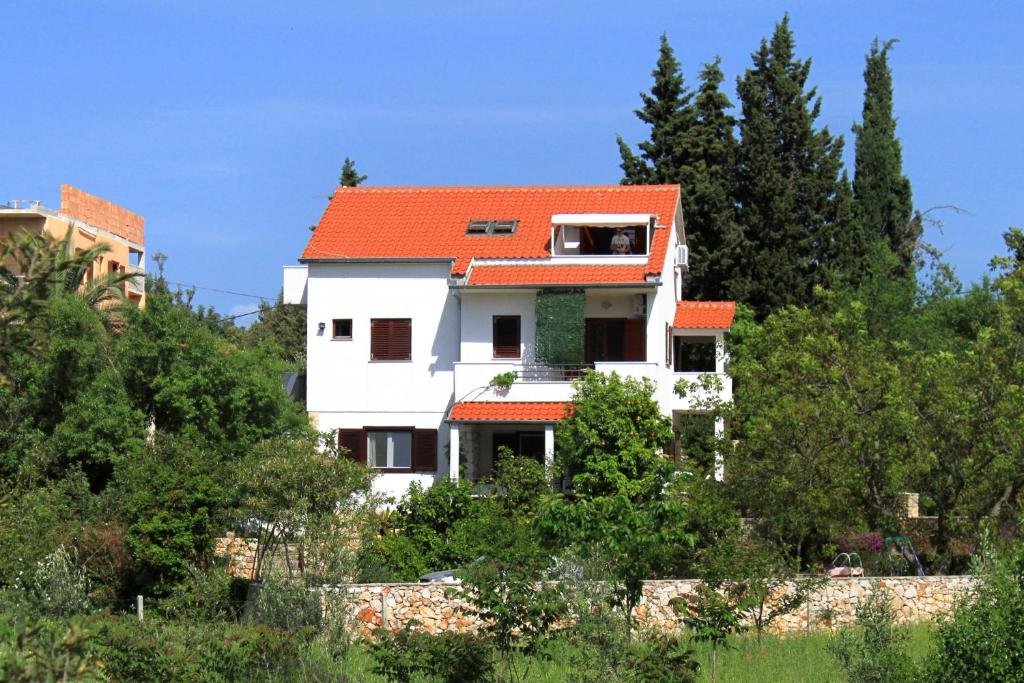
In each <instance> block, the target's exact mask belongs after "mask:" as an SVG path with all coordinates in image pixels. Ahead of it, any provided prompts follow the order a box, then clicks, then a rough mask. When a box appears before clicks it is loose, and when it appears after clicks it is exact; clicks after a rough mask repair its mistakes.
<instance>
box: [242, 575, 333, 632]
mask: <svg viewBox="0 0 1024 683" xmlns="http://www.w3.org/2000/svg"><path fill="white" fill-rule="evenodd" d="M253 590H254V591H255V592H256V594H255V596H254V597H253V598H252V601H251V605H250V611H249V618H250V619H251V620H253V621H255V622H258V623H260V624H265V625H267V626H273V627H275V628H279V629H284V630H286V631H295V630H298V629H301V628H312V629H314V630H319V629H320V628H321V627H322V626H323V622H324V620H323V616H324V615H323V607H322V605H321V601H320V591H317V590H311V589H310V588H309V587H308V586H307V585H306V583H305V581H303V580H302V579H301V578H298V579H291V578H289V577H287V576H285V575H284V574H283V572H275V571H269V572H267V573H266V577H265V578H264V579H263V582H262V583H260V584H254V585H253Z"/></svg>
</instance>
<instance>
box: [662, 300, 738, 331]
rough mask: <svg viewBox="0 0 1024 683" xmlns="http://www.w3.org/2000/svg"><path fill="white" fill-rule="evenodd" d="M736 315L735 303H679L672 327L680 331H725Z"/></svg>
mask: <svg viewBox="0 0 1024 683" xmlns="http://www.w3.org/2000/svg"><path fill="white" fill-rule="evenodd" d="M735 315H736V302H735V301H680V302H678V303H677V304H676V317H675V321H674V322H673V323H672V327H674V328H676V329H680V330H694V329H708V330H727V329H729V328H730V327H732V319H733V317H734V316H735Z"/></svg>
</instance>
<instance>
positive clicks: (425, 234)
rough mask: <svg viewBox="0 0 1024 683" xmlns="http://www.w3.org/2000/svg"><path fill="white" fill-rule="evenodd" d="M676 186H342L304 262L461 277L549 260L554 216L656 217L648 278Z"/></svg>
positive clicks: (662, 246) (664, 240) (661, 248)
mask: <svg viewBox="0 0 1024 683" xmlns="http://www.w3.org/2000/svg"><path fill="white" fill-rule="evenodd" d="M678 201H679V186H678V185H634V186H621V185H607V186H522V187H339V188H338V189H337V191H336V192H335V193H334V198H333V199H332V200H331V203H330V205H328V207H327V210H326V211H325V212H324V215H323V217H322V218H321V219H320V224H319V225H318V226H317V228H316V230H315V231H314V232H313V236H312V237H311V238H310V240H309V243H308V244H307V245H306V248H305V250H304V251H303V252H302V258H303V259H309V260H316V259H337V258H342V259H343V258H368V259H373V258H450V259H452V260H453V261H454V264H453V267H452V273H453V274H455V275H463V274H465V273H466V270H467V268H468V267H469V262H470V260H471V259H473V258H547V257H549V256H550V251H549V244H548V243H549V242H550V238H551V216H552V215H554V214H557V213H650V214H654V215H657V216H658V223H659V225H663V226H665V227H664V228H661V229H657V230H655V233H654V241H653V244H652V245H651V253H650V254H649V256H648V260H647V266H646V270H645V272H646V273H648V274H659V273H661V270H662V266H663V264H664V260H665V251H666V249H667V248H668V243H669V229H668V228H669V227H670V226H671V225H672V224H673V221H674V219H675V210H676V205H677V203H678ZM481 219H488V220H499V219H516V220H518V221H519V223H518V225H517V227H516V231H515V233H514V234H512V235H467V234H466V226H467V225H468V224H469V221H471V220H481Z"/></svg>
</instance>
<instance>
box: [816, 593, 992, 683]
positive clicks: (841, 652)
mask: <svg viewBox="0 0 1024 683" xmlns="http://www.w3.org/2000/svg"><path fill="white" fill-rule="evenodd" d="M895 622H896V616H895V614H894V613H893V611H892V607H891V606H890V604H889V594H888V592H887V591H884V590H881V589H879V588H877V587H875V589H874V590H873V591H872V592H871V595H870V596H869V597H868V599H867V600H865V601H864V602H862V603H861V604H860V605H858V606H857V626H856V627H854V628H846V629H844V630H842V631H840V632H839V634H838V635H837V636H836V637H835V638H834V639H833V640H832V641H831V642H830V643H829V646H828V647H829V651H830V652H831V653H832V654H833V655H835V657H836V659H838V660H839V662H840V664H842V666H843V669H844V670H845V671H846V675H847V676H848V677H849V680H850V683H904V682H906V683H910V681H913V680H915V674H916V672H915V670H914V664H913V662H912V661H911V659H910V657H909V656H908V655H907V652H906V641H907V634H906V633H905V632H903V631H902V630H900V629H899V628H898V627H897V626H896V623H895ZM957 680H980V679H971V678H964V679H957Z"/></svg>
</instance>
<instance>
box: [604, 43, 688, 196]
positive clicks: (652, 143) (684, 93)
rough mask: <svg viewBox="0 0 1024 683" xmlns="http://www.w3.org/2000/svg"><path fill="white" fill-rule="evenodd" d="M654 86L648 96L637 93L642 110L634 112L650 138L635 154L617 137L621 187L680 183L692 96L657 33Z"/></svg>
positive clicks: (670, 47) (673, 55)
mask: <svg viewBox="0 0 1024 683" xmlns="http://www.w3.org/2000/svg"><path fill="white" fill-rule="evenodd" d="M651 76H653V77H654V85H653V87H652V88H651V92H650V93H640V99H641V100H643V107H642V108H640V109H637V110H635V111H634V113H635V114H636V116H637V118H639V119H640V120H641V121H643V122H644V123H646V124H647V125H648V126H650V127H651V137H650V139H649V140H645V141H643V142H641V143H640V144H639V148H640V154H639V155H637V154H635V153H634V152H633V151H632V150H631V149H630V147H629V145H628V144H626V142H625V141H624V140H623V139H622V137H621V136H618V137H617V138H616V140H617V142H618V144H619V154H620V155H621V157H622V163H621V164H620V166H621V168H622V172H623V178H622V184H623V185H652V184H663V183H667V184H671V183H679V182H680V181H681V177H680V176H681V170H682V167H683V165H684V158H683V154H684V151H683V147H684V146H685V144H686V143H685V139H686V136H687V134H688V132H689V129H690V126H691V125H692V124H693V109H692V107H691V106H690V99H691V97H692V93H690V92H689V90H688V89H687V88H686V86H685V85H684V83H683V72H682V67H681V66H680V65H679V61H678V60H677V59H676V56H675V52H674V51H673V50H672V46H671V45H669V42H668V36H667V35H665V34H664V33H663V34H661V47H660V49H659V54H658V64H657V66H656V67H655V68H654V70H653V71H651Z"/></svg>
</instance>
